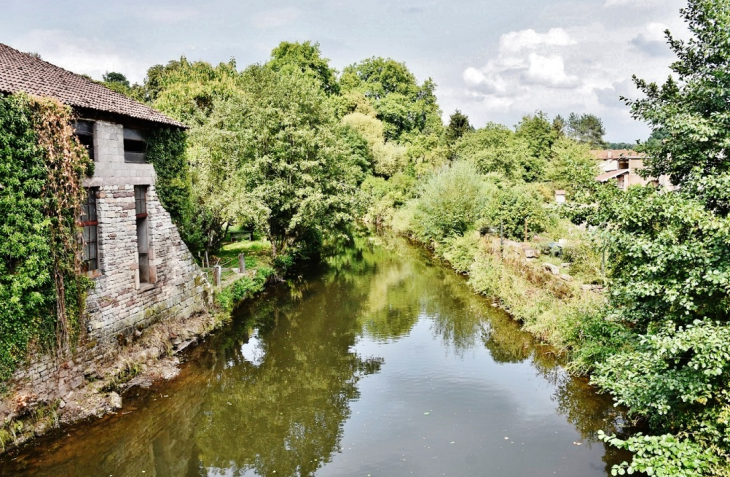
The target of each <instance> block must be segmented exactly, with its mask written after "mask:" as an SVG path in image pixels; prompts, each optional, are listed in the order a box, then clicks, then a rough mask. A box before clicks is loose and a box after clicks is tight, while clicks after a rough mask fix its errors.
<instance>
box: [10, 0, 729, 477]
mask: <svg viewBox="0 0 730 477" xmlns="http://www.w3.org/2000/svg"><path fill="white" fill-rule="evenodd" d="M728 12H730V5H728V2H727V0H690V1H689V3H688V6H687V8H685V9H684V10H682V12H681V15H682V16H683V18H684V20H685V21H686V22H687V25H688V27H689V30H690V32H691V33H692V37H691V39H690V40H687V41H681V40H675V39H674V38H673V37H671V35H669V34H668V41H669V46H670V48H671V49H672V51H673V52H674V53H675V54H676V55H677V60H676V62H675V63H673V65H672V70H673V72H674V74H675V77H670V78H669V79H668V80H667V82H666V83H664V84H663V85H656V84H653V83H647V82H645V81H642V80H640V79H637V78H635V79H634V81H635V83H636V85H637V87H638V89H639V90H640V91H641V92H642V93H643V96H642V99H639V100H630V99H627V100H626V102H627V105H628V106H629V107H630V108H631V111H632V114H633V115H634V117H635V118H637V119H639V120H643V121H645V122H647V123H648V124H649V125H650V127H651V128H652V130H653V134H652V136H651V137H650V138H649V140H647V141H646V142H644V143H642V144H640V145H639V146H638V148H639V149H640V150H642V151H643V152H645V153H646V154H647V160H646V173H647V174H648V175H651V176H653V177H659V176H660V175H663V174H667V175H669V176H670V178H671V180H672V182H673V183H674V184H676V185H679V186H680V190H679V191H677V192H671V193H670V192H666V191H663V190H657V189H654V188H652V187H638V188H632V189H630V190H629V191H628V192H626V193H622V192H620V191H618V190H617V189H616V188H615V187H612V186H610V185H600V184H598V183H597V182H596V181H595V180H594V177H595V176H596V174H597V173H598V171H597V167H596V163H595V160H594V159H593V158H592V157H591V155H590V154H589V149H590V148H595V147H602V146H605V144H604V143H603V140H602V136H603V134H604V130H603V126H602V124H601V122H600V119H598V118H597V117H595V116H593V115H577V114H571V115H570V116H569V117H568V118H567V120H566V119H564V118H562V117H560V116H556V117H555V118H553V119H552V120H551V119H550V118H549V117H548V115H547V114H545V113H544V112H541V111H538V112H536V113H534V114H532V115H527V116H525V117H524V118H523V119H522V120H521V121H520V122H519V123H518V124H517V125H516V127H515V128H514V129H511V128H509V127H507V126H503V125H499V124H493V123H489V124H487V125H486V126H484V127H482V128H480V129H475V128H473V127H472V126H471V125H470V124H469V120H468V118H467V117H466V116H465V115H464V114H462V113H461V112H459V111H456V112H454V114H452V115H451V117H450V121H449V124H448V125H446V126H444V125H443V123H442V121H441V119H440V117H441V111H440V109H439V106H438V103H437V100H436V95H435V91H436V85H435V84H434V83H433V82H432V81H431V80H430V79H428V80H426V81H424V82H422V83H419V82H418V81H417V80H416V78H415V76H414V75H413V74H412V73H411V72H410V71H409V70H408V69H407V67H406V66H405V64H403V63H399V62H397V61H395V60H392V59H384V58H375V57H374V58H369V59H366V60H363V61H361V62H358V63H355V64H353V65H351V66H348V67H346V68H345V69H344V70H343V71H342V72H337V71H335V70H334V69H333V68H331V67H330V66H329V62H328V60H327V59H326V58H323V57H322V54H321V51H320V49H319V45H317V44H312V43H309V42H304V43H288V42H283V43H281V44H280V45H279V46H278V47H277V48H276V49H274V50H273V51H272V54H271V59H270V60H269V61H268V62H267V63H265V64H263V65H253V66H249V67H248V68H245V69H244V70H242V71H239V70H238V69H237V66H236V64H235V62H234V61H233V60H231V61H230V62H228V63H222V64H220V65H217V66H212V65H210V64H208V63H204V62H191V61H189V60H187V59H186V58H181V59H180V60H179V61H171V62H169V63H168V64H167V65H164V66H163V65H157V66H153V67H152V68H150V69H149V70H148V73H147V77H146V79H145V81H144V83H143V84H141V85H129V84H128V83H127V82H126V81H125V80H124V77H123V75H119V74H109V75H107V76H106V78H105V79H106V80H107V81H106V84H107V85H108V86H109V87H111V88H113V89H116V90H117V91H120V92H123V93H124V94H127V95H129V96H131V97H134V98H135V99H138V100H140V101H144V102H147V103H148V104H150V105H152V106H153V107H155V108H156V109H158V110H160V111H162V112H164V113H166V114H167V115H169V116H171V117H173V118H175V119H178V120H180V121H183V122H185V123H186V124H188V125H190V130H189V131H187V132H185V133H167V134H166V135H165V136H164V137H162V136H161V137H158V138H152V139H151V140H150V145H149V148H150V151H149V152H150V153H149V154H148V157H149V160H150V162H152V163H153V164H154V166H155V169H156V171H157V173H158V176H159V178H160V180H159V184H158V192H159V196H160V199H161V200H162V202H163V204H164V205H165V206H166V207H167V208H168V210H170V212H171V215H172V217H173V219H174V220H175V222H176V224H177V225H178V227H179V228H180V230H181V234H182V236H183V238H184V240H185V241H186V243H187V244H188V246H189V247H190V249H191V250H192V251H193V252H194V254H196V255H197V254H198V252H207V253H209V254H211V255H216V254H217V255H219V256H220V255H222V253H221V247H222V244H223V241H224V239H225V237H226V236H227V234H228V232H229V229H230V227H233V226H236V227H242V228H245V229H251V230H255V231H256V233H259V234H261V236H263V237H264V238H265V239H266V241H267V243H268V244H269V246H270V258H269V259H268V261H267V264H266V266H265V267H263V268H262V269H261V270H260V273H259V274H257V277H256V278H254V279H252V278H251V277H244V278H242V279H241V280H240V281H238V282H235V283H234V284H233V285H232V286H231V288H230V289H229V291H226V292H224V294H223V295H221V297H219V304H220V305H221V306H222V307H223V308H224V309H229V308H230V307H231V306H232V304H233V303H235V302H236V301H237V300H239V299H241V298H244V297H246V296H250V295H251V294H252V293H255V292H257V291H259V290H261V289H262V287H263V285H264V283H265V281H266V279H267V278H268V277H270V276H273V275H275V274H276V275H279V276H284V275H286V274H288V273H295V272H296V269H297V267H299V266H302V265H303V264H306V263H307V262H310V261H313V260H318V259H319V257H320V255H321V253H322V252H323V251H324V250H325V249H326V248H327V247H334V246H337V245H338V244H340V243H342V242H347V241H348V240H350V239H351V237H352V234H353V230H354V229H355V228H356V227H357V226H358V225H357V224H359V223H366V224H369V225H370V226H373V227H376V228H377V227H387V228H391V229H393V230H395V231H397V232H399V233H401V234H404V235H407V236H409V237H410V238H411V239H413V240H416V241H418V242H420V243H422V244H424V245H426V246H428V247H430V248H431V249H432V250H433V251H434V253H435V254H436V255H438V256H439V257H441V258H443V259H445V260H446V261H447V262H448V263H449V264H450V265H451V266H452V267H453V268H454V269H455V270H456V271H458V272H460V273H465V274H468V276H469V280H468V283H469V285H470V286H471V287H472V288H473V289H474V291H476V292H477V293H480V294H483V295H486V296H489V297H493V298H495V299H497V300H498V301H499V302H500V303H501V305H502V306H503V307H505V308H506V309H508V310H509V311H510V312H511V314H512V315H513V317H514V318H515V319H517V320H519V321H521V322H522V323H523V325H524V328H525V329H526V330H528V331H530V332H532V333H533V334H535V335H536V336H538V337H539V338H540V339H542V340H545V341H547V342H549V343H550V344H552V345H554V346H556V347H557V348H558V349H562V350H563V352H564V353H565V354H566V356H567V358H568V360H569V364H568V366H569V369H570V370H572V371H573V372H575V373H582V374H589V375H591V379H592V382H593V383H594V384H595V385H596V386H597V387H598V388H599V389H601V390H602V391H605V392H609V393H611V394H612V395H613V396H614V399H615V402H616V404H617V405H623V406H626V407H628V408H629V411H630V413H631V415H632V416H634V417H635V418H636V419H637V420H640V421H643V422H644V423H645V424H646V429H647V432H646V434H643V433H638V434H635V435H631V436H621V437H617V436H615V435H605V436H604V438H605V440H606V441H607V442H610V443H612V444H613V445H615V446H617V447H620V448H625V449H628V450H631V451H632V452H634V458H633V460H632V462H631V463H624V464H622V465H618V466H615V467H614V469H613V472H614V473H615V474H619V475H623V474H633V473H634V472H637V471H640V472H644V473H646V474H648V475H659V476H691V475H720V476H727V475H730V465H729V464H728V462H729V461H730V428H729V427H728V420H729V419H730V390H729V389H728V387H727V382H728V378H730V352H728V338H730V331H728V330H729V329H730V328H729V325H728V319H727V316H728V307H729V305H730V302H728V298H727V297H728V288H729V287H730V246H729V245H728V244H729V243H730V240H728V239H729V238H730V221H729V220H730V219H728V212H730V205H729V204H730V197H728V192H727V191H728V190H730V188H729V187H728V185H730V160H729V159H728V157H727V152H726V149H727V147H728V140H729V139H728V138H729V137H728V133H727V131H728V130H729V129H728V126H729V124H728V122H730V119H728V118H730V114H728V106H727V105H728V104H730V75H728V74H727V71H728V70H729V69H730V14H728ZM18 101H21V100H20V99H18V98H9V99H8V98H5V99H3V104H2V107H3V108H4V109H2V108H0V113H1V114H0V121H3V123H2V124H3V125H4V126H3V129H2V135H0V141H3V142H0V150H2V151H3V153H2V154H3V155H2V158H3V162H2V169H1V170H0V174H4V175H3V176H2V177H0V179H2V181H3V182H2V183H3V184H4V185H5V187H4V188H2V189H0V200H2V201H4V203H5V202H7V201H10V200H11V198H12V197H13V195H12V194H16V193H17V194H19V195H22V196H23V197H31V195H27V194H26V195H23V194H25V193H23V194H21V192H19V191H21V189H22V187H29V186H28V185H22V184H28V183H24V182H21V181H20V179H19V178H20V175H22V174H30V173H31V172H32V171H36V172H35V173H37V174H36V175H38V178H39V179H38V180H39V181H40V182H38V187H36V189H34V190H35V192H33V194H36V195H38V196H39V200H41V198H42V197H43V196H42V194H41V191H45V190H46V189H43V187H42V183H43V181H44V180H48V179H45V176H44V174H43V173H42V172H41V170H42V168H43V160H44V157H45V156H44V155H43V154H42V152H38V151H36V150H35V149H34V148H36V144H37V139H35V138H36V136H33V134H34V133H33V132H32V130H31V129H32V128H30V126H29V125H30V124H31V123H30V122H28V121H29V120H26V119H22V121H21V120H19V119H16V118H17V117H18V113H17V112H16V111H17V107H16V106H15V105H16V104H19V103H18ZM13 108H16V109H13ZM19 121H20V122H21V123H22V122H23V121H25V122H24V123H23V124H22V127H20V129H18V127H16V128H15V129H7V128H6V127H5V124H11V125H12V124H19ZM14 127H15V126H14ZM6 131H11V133H6ZM13 131H15V132H13ZM35 134H37V133H35ZM6 136H7V137H9V139H8V138H6ZM13 141H15V142H17V141H25V142H23V144H24V146H22V147H11V146H10V145H11V144H15V143H14V142H13ZM12 151H25V152H24V154H25V153H27V154H26V156H27V161H29V162H28V167H26V168H23V169H22V170H21V169H18V170H15V169H12V168H10V165H12V164H15V163H17V162H13V161H12V160H11V159H13V158H14V157H15V155H14V154H17V153H16V152H12ZM39 161H40V162H39ZM36 163H37V164H36ZM34 164H35V166H34ZM33 167H36V169H37V170H36V169H33ZM38 168H40V169H38ZM29 171H31V172H29ZM6 176H7V177H6ZM558 189H562V190H565V191H566V195H567V199H568V200H567V202H566V204H563V205H561V206H558V205H555V204H552V202H553V197H554V191H555V190H558ZM32 197H35V196H32ZM13 200H14V199H13ZM7 203H8V204H11V202H7ZM12 204H14V203H12ZM75 204H76V203H75V202H70V203H69V206H68V208H67V209H66V210H68V211H70V212H69V213H77V207H76V206H75ZM13 207H15V208H17V210H18V211H21V210H27V211H28V213H29V214H31V213H32V214H35V215H33V217H31V218H29V219H23V220H22V221H21V220H17V221H15V222H13V223H5V222H3V223H1V224H0V225H2V227H4V229H3V231H4V234H5V233H6V232H7V234H6V235H8V236H11V237H16V236H20V235H22V236H24V237H26V238H28V237H35V236H36V235H37V234H38V233H50V232H45V230H47V229H44V228H43V226H42V225H38V227H40V228H37V227H36V228H34V229H33V230H32V231H31V230H26V229H27V228H28V226H29V225H28V224H49V225H48V226H49V227H50V226H52V225H53V224H54V223H57V221H58V220H59V219H57V218H47V217H46V216H45V215H43V214H44V212H43V211H44V210H46V209H43V208H42V206H41V205H40V203H39V204H38V205H36V206H33V207H35V208H33V209H32V208H20V207H19V206H18V207H16V206H15V205H13ZM29 207H30V206H29ZM15 208H12V207H11V209H8V210H15ZM74 211H76V212H74ZM32 214H31V215H32ZM9 217H12V215H11V216H9ZM2 220H9V219H8V218H7V217H6V218H3V219H2ZM13 224H15V225H13ZM23 227H24V228H23ZM500 231H501V233H502V234H503V235H504V236H505V237H506V238H507V239H511V240H520V241H528V242H530V243H532V244H533V246H534V247H537V248H540V247H543V246H547V245H546V244H550V243H551V242H554V241H557V240H558V239H560V238H564V239H567V240H568V245H567V246H566V247H565V248H564V249H563V256H562V257H560V259H559V260H558V258H557V257H555V258H553V257H550V251H551V249H550V247H549V246H548V248H547V249H546V250H545V251H546V252H548V253H547V254H546V255H547V257H543V258H542V259H541V260H542V261H543V262H544V261H547V262H550V261H555V262H556V263H551V265H554V266H559V265H561V264H562V263H569V264H570V266H569V271H570V273H571V275H572V276H573V277H574V278H575V281H573V282H562V281H559V280H558V281H556V280H552V279H551V280H548V279H546V278H545V275H544V274H540V273H537V272H536V271H535V267H534V266H533V265H532V264H525V263H523V262H522V261H517V260H513V259H510V258H509V257H508V256H506V255H505V256H503V255H502V254H501V253H499V251H498V248H496V249H495V246H494V244H495V239H494V237H495V236H497V235H498V234H499V233H500ZM64 233H65V232H64ZM36 242H37V241H36ZM13 243H14V242H8V244H3V245H2V246H3V247H6V246H11V245H12V244H13ZM34 243H35V242H34ZM54 243H55V242H54ZM12 246H14V245H12ZM44 246H45V245H44ZM18 247H20V245H18ZM18 250H20V249H18ZM45 253H46V256H48V252H45ZM20 256H26V255H25V254H23V253H21V252H19V251H15V252H13V254H3V262H2V266H3V267H4V268H2V269H1V270H0V272H1V273H2V276H0V279H1V280H3V281H2V283H3V291H2V293H3V294H4V295H5V294H6V293H11V294H13V295H12V296H8V297H7V300H3V301H4V302H5V303H21V302H22V300H24V299H25V298H23V297H39V300H40V301H38V302H37V303H38V304H43V306H45V308H43V307H41V306H40V305H38V307H36V308H32V309H31V308H30V307H26V308H24V311H23V312H22V313H16V312H13V313H11V314H8V315H6V314H3V315H2V320H3V322H2V323H0V324H1V325H2V326H4V327H8V323H15V322H16V321H17V320H15V318H14V319H13V320H15V321H13V320H10V318H6V316H8V317H9V316H14V317H18V318H19V319H20V323H21V325H19V326H20V328H18V329H16V330H9V331H8V333H9V334H6V333H5V329H3V334H2V336H3V340H9V339H10V340H19V341H18V342H20V343H21V344H22V346H16V345H15V344H12V343H10V342H8V341H3V343H2V346H3V349H2V350H0V356H6V355H7V356H10V355H13V356H17V355H18V354H17V353H16V354H13V353H15V350H18V351H20V352H22V351H23V350H24V349H25V346H26V345H27V343H29V342H31V341H33V340H34V339H35V340H37V339H38V337H41V336H45V335H43V333H42V332H41V330H42V329H45V328H42V327H41V326H40V325H39V323H40V322H39V320H40V319H41V318H39V317H44V316H46V315H48V310H58V309H60V308H61V307H60V306H59V303H60V302H59V300H58V299H57V296H58V295H57V294H56V295H54V292H53V287H52V286H51V283H52V282H51V281H49V280H50V279H49V278H48V277H49V276H50V275H48V273H49V272H48V270H50V269H51V268H49V267H51V265H50V263H51V262H49V261H48V260H46V262H44V263H46V265H45V266H44V267H41V269H39V271H37V274H39V276H41V277H45V278H44V279H43V280H40V279H39V280H38V281H37V282H32V281H28V280H30V278H28V280H25V281H24V282H23V283H25V284H26V285H24V288H22V289H21V288H18V287H16V286H15V285H13V286H11V285H10V284H11V282H12V283H15V282H13V280H17V279H18V277H19V276H20V275H19V274H18V273H17V270H21V268H18V265H17V264H16V261H17V257H20ZM7 257H10V258H7ZM269 262H270V265H271V268H269V267H268V265H269ZM23 263H25V264H27V265H28V266H30V265H31V262H27V261H26V262H23ZM13 270H16V272H13ZM64 270H67V269H64ZM23 273H25V272H23ZM34 273H35V272H34ZM33 276H35V275H33ZM31 278H32V277H31ZM580 284H587V285H592V284H595V285H602V286H605V290H606V291H605V292H604V293H594V292H590V291H585V290H583V289H582V288H581V286H580ZM80 287H81V288H79V290H81V289H82V288H83V287H82V286H81V285H80ZM4 295H3V297H4ZM54 297H56V298H54ZM19 300H20V301H19ZM34 306H35V305H34ZM49 307H50V308H49ZM3 313H6V311H5V309H4V308H3ZM44 313H45V314H44ZM50 316H53V312H51V314H50ZM59 316H60V315H59ZM62 323H63V321H62V320H60V319H59V320H57V321H55V322H54V323H50V324H48V326H50V328H51V329H55V330H56V333H58V330H60V329H62V327H63V326H64V325H63V324H62ZM13 346H15V347H13ZM21 354H22V353H21ZM15 364H17V363H16V362H12V363H9V365H8V368H7V369H11V368H12V366H13V365H15Z"/></svg>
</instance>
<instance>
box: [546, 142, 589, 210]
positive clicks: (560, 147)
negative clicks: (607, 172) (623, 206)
mask: <svg viewBox="0 0 730 477" xmlns="http://www.w3.org/2000/svg"><path fill="white" fill-rule="evenodd" d="M551 154H552V159H551V161H550V163H549V164H548V166H547V168H546V174H545V178H546V179H547V180H548V181H551V182H552V183H553V185H554V186H555V188H556V189H563V190H565V191H567V193H568V198H572V199H575V200H576V201H577V202H581V203H585V202H587V201H588V200H587V199H588V196H589V195H590V194H591V192H593V191H595V190H596V186H597V182H596V176H597V175H598V174H599V173H600V169H599V168H598V164H597V163H596V160H595V159H594V158H593V156H591V154H590V149H589V146H588V145H585V144H581V143H577V142H575V141H573V140H571V139H567V138H561V139H558V140H557V141H555V143H554V144H552V151H551Z"/></svg>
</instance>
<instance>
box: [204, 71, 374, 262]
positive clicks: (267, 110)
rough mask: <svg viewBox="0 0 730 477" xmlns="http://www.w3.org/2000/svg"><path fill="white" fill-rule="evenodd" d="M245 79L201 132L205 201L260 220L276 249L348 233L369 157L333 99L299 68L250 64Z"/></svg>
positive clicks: (241, 218)
mask: <svg viewBox="0 0 730 477" xmlns="http://www.w3.org/2000/svg"><path fill="white" fill-rule="evenodd" d="M240 86H241V87H240V90H239V91H237V92H236V94H235V95H234V96H233V97H231V98H229V99H227V100H225V101H218V102H216V103H215V106H214V108H213V111H214V112H213V114H212V116H211V119H210V121H209V123H208V124H206V126H205V127H203V128H201V129H200V130H199V131H197V132H196V140H199V141H200V144H201V146H203V148H202V150H201V154H200V156H198V157H197V159H196V160H197V161H198V162H199V169H200V170H201V172H202V175H201V178H202V180H203V184H202V185H203V187H202V189H203V190H205V191H208V192H206V194H207V197H206V201H207V202H208V203H210V204H211V206H212V207H213V209H214V210H220V211H221V213H223V214H224V216H225V217H226V218H227V219H229V220H232V221H236V222H245V221H251V220H253V221H255V222H256V223H257V224H259V226H260V227H261V228H262V230H264V232H265V233H266V235H267V237H268V238H269V240H270V241H271V243H272V254H273V255H274V256H276V255H278V254H283V253H300V252H301V253H306V251H305V250H303V249H304V248H306V247H308V246H313V247H314V248H316V247H317V245H318V242H319V241H321V239H322V237H325V236H336V235H342V234H345V233H346V231H347V229H348V227H349V225H350V223H351V222H352V221H353V220H354V217H355V213H356V207H357V204H358V186H359V183H360V182H362V180H363V179H364V170H365V169H366V168H367V167H368V165H369V164H368V158H367V157H363V156H362V155H360V154H361V151H362V149H361V148H353V147H352V142H351V141H350V140H349V139H348V135H347V128H345V127H344V126H342V125H341V124H340V123H339V122H338V121H337V119H336V117H335V115H334V114H333V102H331V101H330V100H329V99H328V98H327V96H326V95H325V93H324V91H323V90H322V89H321V88H320V87H319V84H318V83H317V82H316V81H314V80H313V79H312V78H311V76H309V75H306V74H303V73H301V72H299V71H292V72H290V74H284V75H280V74H276V73H274V72H273V71H271V70H270V69H268V68H263V67H258V66H252V67H249V68H248V69H247V70H246V71H245V72H244V73H243V76H242V78H241V81H240ZM290 249H291V250H290Z"/></svg>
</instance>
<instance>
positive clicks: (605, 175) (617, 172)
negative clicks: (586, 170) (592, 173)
mask: <svg viewBox="0 0 730 477" xmlns="http://www.w3.org/2000/svg"><path fill="white" fill-rule="evenodd" d="M629 172H630V171H629V170H628V169H617V170H615V171H611V172H604V173H603V174H600V175H597V176H596V180H597V181H598V182H606V181H608V180H610V179H613V178H615V177H618V176H621V175H623V174H628V173H629Z"/></svg>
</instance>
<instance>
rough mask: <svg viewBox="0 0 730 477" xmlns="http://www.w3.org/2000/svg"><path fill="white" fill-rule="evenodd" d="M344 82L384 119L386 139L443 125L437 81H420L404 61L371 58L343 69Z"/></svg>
mask: <svg viewBox="0 0 730 477" xmlns="http://www.w3.org/2000/svg"><path fill="white" fill-rule="evenodd" d="M340 86H341V88H342V91H343V92H345V93H350V94H352V93H359V94H362V95H363V96H364V97H365V98H366V99H367V100H369V102H370V103H371V105H372V106H373V107H374V109H375V111H376V113H377V118H378V119H380V120H381V121H383V128H384V135H385V138H386V140H400V139H403V138H405V137H406V136H408V135H412V134H419V133H423V132H426V133H431V132H438V133H439V134H440V132H441V130H442V129H443V124H442V123H441V117H440V116H441V112H440V110H439V107H438V104H437V103H436V95H435V89H436V85H435V84H434V83H433V81H432V80H431V79H428V80H426V81H424V83H423V84H422V85H420V86H419V85H418V83H417V82H416V77H415V76H414V75H413V73H411V72H410V71H409V70H408V68H407V67H406V65H405V64H404V63H398V62H397V61H395V60H392V59H390V58H388V59H384V58H376V57H373V58H369V59H367V60H363V61H361V62H360V63H356V64H354V65H350V66H348V67H346V68H345V69H344V71H343V72H342V77H341V79H340Z"/></svg>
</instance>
